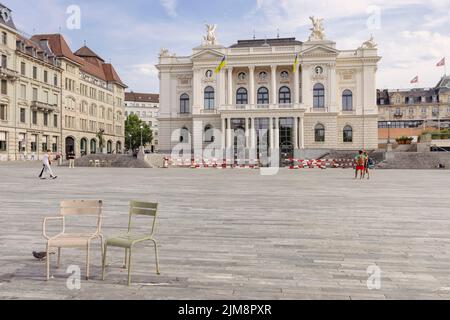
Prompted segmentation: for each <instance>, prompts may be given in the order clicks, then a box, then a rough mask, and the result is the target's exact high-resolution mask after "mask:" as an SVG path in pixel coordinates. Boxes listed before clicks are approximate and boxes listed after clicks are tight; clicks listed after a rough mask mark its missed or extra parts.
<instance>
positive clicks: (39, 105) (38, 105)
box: [31, 100, 58, 112]
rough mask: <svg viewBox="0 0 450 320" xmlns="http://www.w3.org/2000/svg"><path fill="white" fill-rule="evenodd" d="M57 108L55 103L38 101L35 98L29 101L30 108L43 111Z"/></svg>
mask: <svg viewBox="0 0 450 320" xmlns="http://www.w3.org/2000/svg"><path fill="white" fill-rule="evenodd" d="M57 108H58V105H56V104H49V103H45V102H40V101H36V100H34V101H32V102H31V109H32V110H37V111H43V112H54V111H56V110H57Z"/></svg>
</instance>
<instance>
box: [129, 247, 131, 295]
mask: <svg viewBox="0 0 450 320" xmlns="http://www.w3.org/2000/svg"><path fill="white" fill-rule="evenodd" d="M128 250H129V251H128V286H129V285H130V284H131V248H130V249H128Z"/></svg>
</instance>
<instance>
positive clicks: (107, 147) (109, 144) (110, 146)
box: [106, 140, 113, 154]
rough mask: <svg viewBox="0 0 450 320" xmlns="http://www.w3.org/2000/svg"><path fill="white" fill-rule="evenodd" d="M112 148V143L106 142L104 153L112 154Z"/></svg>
mask: <svg viewBox="0 0 450 320" xmlns="http://www.w3.org/2000/svg"><path fill="white" fill-rule="evenodd" d="M112 146H113V143H112V141H111V140H108V142H107V144H106V152H107V153H108V154H111V153H112V151H113V150H112V149H113V148H112Z"/></svg>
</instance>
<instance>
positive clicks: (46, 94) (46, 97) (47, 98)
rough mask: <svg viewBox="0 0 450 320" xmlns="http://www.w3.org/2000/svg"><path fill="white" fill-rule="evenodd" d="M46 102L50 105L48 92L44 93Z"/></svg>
mask: <svg viewBox="0 0 450 320" xmlns="http://www.w3.org/2000/svg"><path fill="white" fill-rule="evenodd" d="M44 102H45V103H49V102H50V101H49V97H48V91H44Z"/></svg>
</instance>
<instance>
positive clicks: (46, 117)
mask: <svg viewBox="0 0 450 320" xmlns="http://www.w3.org/2000/svg"><path fill="white" fill-rule="evenodd" d="M44 126H46V127H47V126H48V113H47V112H45V113H44Z"/></svg>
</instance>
